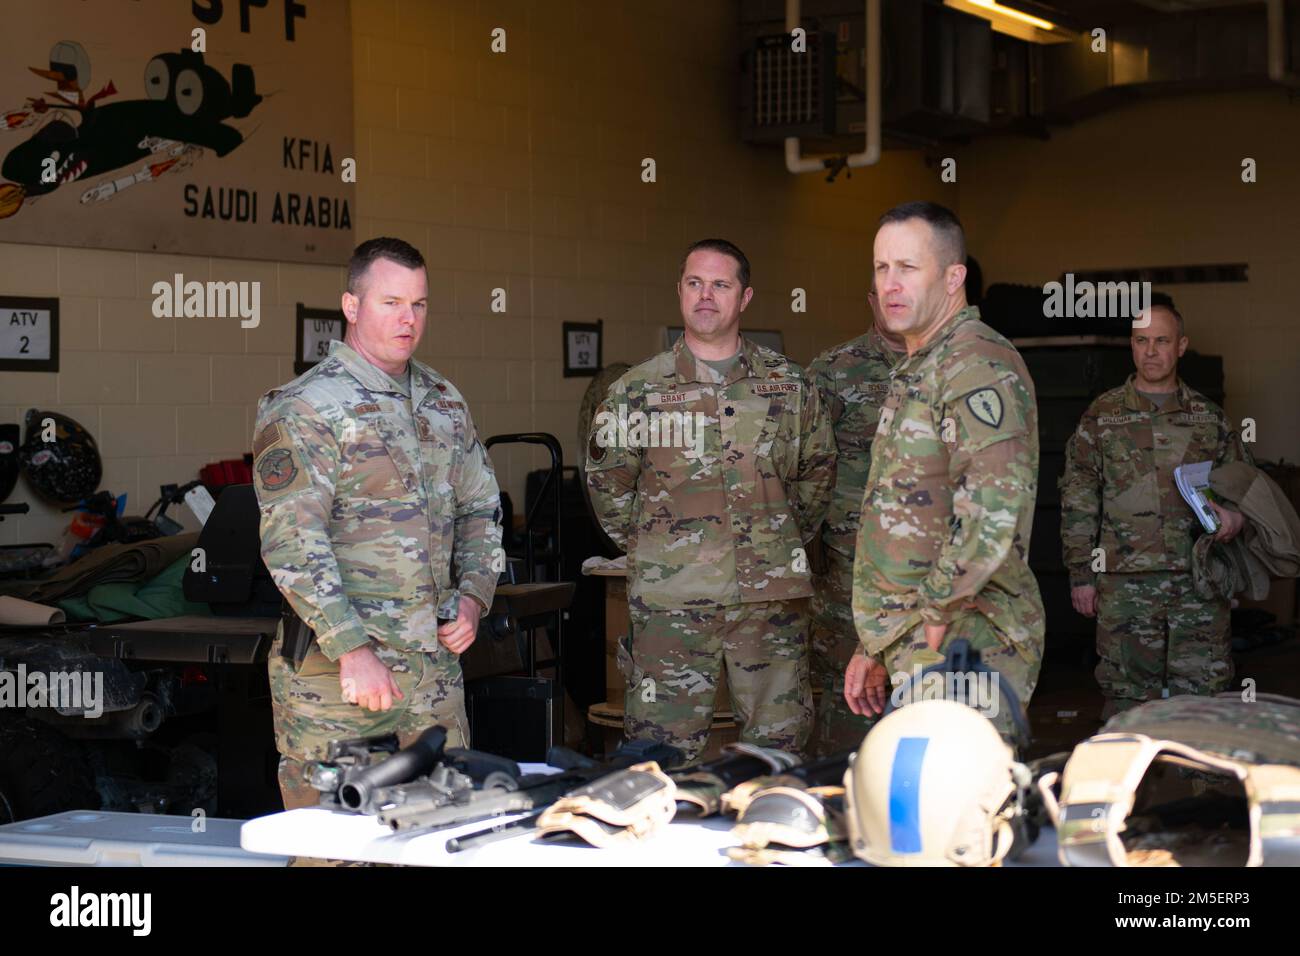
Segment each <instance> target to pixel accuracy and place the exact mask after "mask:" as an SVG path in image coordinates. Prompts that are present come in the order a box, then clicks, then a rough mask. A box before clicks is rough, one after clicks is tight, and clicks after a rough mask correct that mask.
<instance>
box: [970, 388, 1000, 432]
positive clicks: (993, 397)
mask: <svg viewBox="0 0 1300 956" xmlns="http://www.w3.org/2000/svg"><path fill="white" fill-rule="evenodd" d="M966 407H967V408H969V409H970V410H971V414H972V415H974V416H975V417H976V418H977V419H979V420H980V421H982V422H983V423H984V424H985V425H988V426H989V428H1000V427H1001V425H1002V412H1003V406H1002V394H1001V393H1000V392H999V391H998V390H997V389H996V388H994V387H992V386H989V387H987V388H980V389H976V390H975V391H973V392H971V393H970V394H969V395H967V396H966Z"/></svg>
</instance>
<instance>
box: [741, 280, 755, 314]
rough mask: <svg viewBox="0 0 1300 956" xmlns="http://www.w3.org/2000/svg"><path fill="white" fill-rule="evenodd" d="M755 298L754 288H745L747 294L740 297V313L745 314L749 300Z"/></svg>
mask: <svg viewBox="0 0 1300 956" xmlns="http://www.w3.org/2000/svg"><path fill="white" fill-rule="evenodd" d="M752 298H754V287H753V286H745V294H744V295H742V296H741V297H740V311H741V312H744V311H745V307H746V306H747V305H749V300H750V299H752Z"/></svg>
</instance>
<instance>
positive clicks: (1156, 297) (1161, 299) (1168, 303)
mask: <svg viewBox="0 0 1300 956" xmlns="http://www.w3.org/2000/svg"><path fill="white" fill-rule="evenodd" d="M1157 306H1161V307H1163V308H1166V309H1168V310H1169V311H1170V312H1172V313H1173V315H1174V321H1175V322H1176V323H1178V334H1179V336H1183V335H1186V334H1187V332H1186V331H1184V326H1183V314H1182V313H1181V312H1179V311H1178V310H1177V309H1175V308H1174V297H1173V296H1172V295H1170V294H1169V293H1168V292H1152V293H1151V308H1153V309H1154V308H1156V307H1157Z"/></svg>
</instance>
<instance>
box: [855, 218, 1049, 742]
mask: <svg viewBox="0 0 1300 956" xmlns="http://www.w3.org/2000/svg"><path fill="white" fill-rule="evenodd" d="M965 246H966V243H965V237H964V235H963V233H962V228H961V224H960V223H959V222H958V221H957V218H956V216H954V215H953V214H952V212H951V211H949V210H947V209H945V208H944V207H942V206H938V205H935V204H933V203H925V202H914V203H906V204H904V205H902V206H898V207H895V208H894V209H891V210H890V211H889V212H887V213H885V215H884V216H883V217H881V220H880V228H879V230H878V231H877V232H876V240H875V249H874V259H875V284H876V294H877V295H878V296H879V298H880V317H881V321H882V324H883V325H884V327H885V330H886V331H887V332H889V333H890V334H892V335H895V336H899V337H901V338H902V339H903V341H904V343H905V344H906V346H907V356H906V358H904V359H903V360H902V361H901V362H900V363H899V364H898V365H896V366H895V367H894V369H893V372H892V382H891V385H890V391H889V395H888V397H887V398H886V399H885V403H884V406H883V407H882V408H881V410H880V421H879V425H878V428H877V431H876V435H875V440H874V442H873V445H872V449H871V472H870V476H869V478H868V481H867V487H866V491H865V493H864V495H863V499H862V508H861V515H862V517H861V526H860V528H859V531H858V542H857V556H856V559H855V564H854V569H853V618H854V623H855V624H856V626H857V630H858V636H859V637H860V638H861V639H862V644H863V647H862V649H861V651H860V652H859V653H858V654H857V655H856V656H855V657H854V658H853V660H852V661H851V662H850V663H849V666H848V669H847V670H846V672H845V678H844V683H845V688H844V696H845V700H846V702H847V703H848V705H849V707H850V709H852V710H853V712H854V713H857V714H866V713H880V712H881V711H882V710H883V708H884V705H885V699H886V696H887V694H888V690H887V687H886V683H887V676H888V675H911V674H913V673H915V672H916V671H919V670H920V669H921V668H924V667H925V666H927V665H929V664H931V663H938V662H940V661H942V660H943V659H944V654H945V653H946V648H947V645H948V644H949V643H950V642H951V641H952V640H955V639H957V638H965V639H966V640H968V641H970V644H971V647H972V648H973V649H975V650H978V651H980V653H981V655H982V657H983V660H984V662H985V663H986V664H988V665H989V666H991V667H994V668H996V669H997V671H998V672H999V673H1000V675H1001V680H1003V681H1009V682H1010V683H1011V685H1012V687H1013V689H1014V690H1015V692H1016V695H1017V696H1018V697H1019V699H1020V701H1021V702H1023V703H1024V705H1025V706H1028V704H1029V697H1030V694H1031V693H1032V692H1033V689H1034V685H1035V684H1036V683H1037V680H1038V670H1039V667H1040V665H1041V663H1042V652H1043V631H1044V619H1043V605H1042V599H1041V598H1040V597H1039V593H1038V583H1037V581H1035V580H1034V576H1033V574H1031V573H1030V571H1029V565H1028V563H1027V556H1028V551H1029V532H1030V528H1031V526H1032V523H1033V513H1034V497H1035V495H1036V493H1037V476H1038V425H1037V417H1038V413H1037V409H1036V408H1035V405H1034V386H1033V382H1032V381H1031V380H1030V377H1029V372H1028V371H1027V370H1026V368H1025V364H1024V362H1023V361H1022V360H1021V358H1020V354H1019V353H1018V352H1017V351H1016V350H1015V348H1014V347H1013V346H1012V345H1011V343H1010V342H1008V341H1007V340H1006V339H1004V338H1003V337H1002V336H1001V335H999V334H998V333H997V332H994V331H993V330H992V329H991V328H989V327H988V326H987V325H985V324H984V323H983V322H981V321H980V320H979V310H978V309H976V308H974V307H972V306H968V305H967V304H966V292H965V288H964V282H965V278H966V266H965V265H964V263H965V261H966V248H965ZM887 672H888V675H887ZM989 703H990V705H991V706H990V711H989V716H991V717H993V718H994V723H995V724H996V725H997V726H998V728H999V730H1000V731H1002V732H1003V734H1004V735H1005V736H1010V735H1011V734H1012V732H1013V716H1012V714H1011V713H1009V710H1010V708H1009V707H1001V708H997V701H993V702H989ZM995 709H996V716H994V710H995Z"/></svg>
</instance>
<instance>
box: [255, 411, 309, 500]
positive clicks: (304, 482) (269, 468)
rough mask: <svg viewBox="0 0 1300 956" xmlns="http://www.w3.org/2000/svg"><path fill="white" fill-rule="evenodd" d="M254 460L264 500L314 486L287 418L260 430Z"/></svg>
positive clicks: (260, 492) (259, 487) (258, 485)
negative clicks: (299, 453)
mask: <svg viewBox="0 0 1300 956" xmlns="http://www.w3.org/2000/svg"><path fill="white" fill-rule="evenodd" d="M253 459H254V462H255V464H254V465H253V472H254V474H255V475H256V476H257V488H256V490H257V493H258V499H259V500H260V501H262V502H263V503H265V502H266V501H267V500H268V499H274V498H277V497H280V496H281V495H284V494H288V493H289V492H291V491H301V490H306V489H307V488H310V487H311V478H310V476H309V475H308V474H307V472H306V470H305V469H304V468H303V467H302V459H301V458H299V456H298V451H297V450H296V449H295V448H294V445H293V441H292V440H291V438H290V436H289V431H288V429H287V428H286V427H285V424H284V420H283V419H277V420H275V421H273V422H271V424H269V425H267V426H266V427H265V428H263V429H262V430H261V432H259V433H258V435H257V438H256V439H254V441H253Z"/></svg>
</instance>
